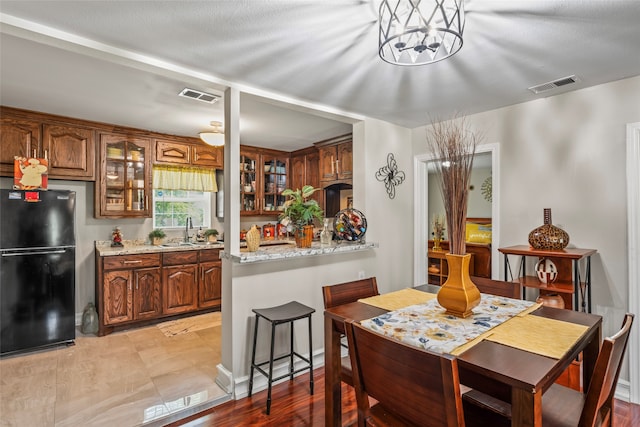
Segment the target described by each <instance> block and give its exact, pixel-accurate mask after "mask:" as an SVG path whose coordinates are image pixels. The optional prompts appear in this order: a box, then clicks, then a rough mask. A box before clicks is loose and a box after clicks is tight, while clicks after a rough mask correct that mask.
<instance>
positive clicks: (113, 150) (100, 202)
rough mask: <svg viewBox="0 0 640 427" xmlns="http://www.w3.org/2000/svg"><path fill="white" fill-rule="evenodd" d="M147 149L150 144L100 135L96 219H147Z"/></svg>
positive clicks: (146, 141)
mask: <svg viewBox="0 0 640 427" xmlns="http://www.w3.org/2000/svg"><path fill="white" fill-rule="evenodd" d="M150 147H151V141H149V140H148V139H144V138H132V137H128V136H126V135H116V134H101V135H100V174H99V181H98V182H99V183H100V185H99V191H96V206H95V212H96V215H95V216H96V217H97V218H103V217H151V209H150V207H151V206H150V200H149V195H150V191H151V149H150ZM96 189H97V188H96Z"/></svg>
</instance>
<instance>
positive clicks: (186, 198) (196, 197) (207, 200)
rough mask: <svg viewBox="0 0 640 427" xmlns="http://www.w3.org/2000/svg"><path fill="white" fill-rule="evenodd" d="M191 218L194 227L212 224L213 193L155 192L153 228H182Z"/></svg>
mask: <svg viewBox="0 0 640 427" xmlns="http://www.w3.org/2000/svg"><path fill="white" fill-rule="evenodd" d="M188 217H191V219H192V221H193V226H194V227H209V226H210V224H211V193H209V192H203V191H184V190H153V228H181V227H184V226H185V224H186V222H187V218H188Z"/></svg>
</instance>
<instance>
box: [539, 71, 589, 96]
mask: <svg viewBox="0 0 640 427" xmlns="http://www.w3.org/2000/svg"><path fill="white" fill-rule="evenodd" d="M579 81H580V79H578V77H577V76H575V75H573V76H568V77H563V78H561V79H557V80H554V81H552V82H547V83H542V84H539V85H536V86H531V87H530V88H529V90H530V91H531V92H533V93H535V94H538V93H542V92H546V91H549V90H552V89H557V88H559V87H562V86H566V85H571V84H574V83H576V82H579Z"/></svg>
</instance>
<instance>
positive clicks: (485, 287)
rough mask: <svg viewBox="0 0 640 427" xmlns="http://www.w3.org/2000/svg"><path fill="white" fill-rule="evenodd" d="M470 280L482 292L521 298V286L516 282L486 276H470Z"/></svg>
mask: <svg viewBox="0 0 640 427" xmlns="http://www.w3.org/2000/svg"><path fill="white" fill-rule="evenodd" d="M471 281H472V282H473V283H474V284H475V285H476V287H477V288H478V290H479V291H480V292H482V293H483V294H490V295H498V296H501V297H507V298H513V299H521V298H522V286H520V283H518V282H505V281H504V280H493V279H488V278H486V277H478V276H473V277H471Z"/></svg>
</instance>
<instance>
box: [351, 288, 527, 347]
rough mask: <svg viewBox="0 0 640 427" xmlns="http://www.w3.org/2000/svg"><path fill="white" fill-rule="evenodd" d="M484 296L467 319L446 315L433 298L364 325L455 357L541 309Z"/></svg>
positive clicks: (411, 343) (369, 320) (378, 317)
mask: <svg viewBox="0 0 640 427" xmlns="http://www.w3.org/2000/svg"><path fill="white" fill-rule="evenodd" d="M417 292H421V291H417ZM381 296H384V295H381ZM396 296H397V295H396ZM481 296H482V298H481V300H480V304H479V305H478V306H477V307H475V308H474V309H473V314H472V315H471V316H469V317H467V318H464V319H463V318H460V317H456V316H453V315H449V314H445V310H444V308H442V307H441V306H440V304H438V301H437V300H436V299H435V298H433V297H431V299H430V300H429V301H427V302H425V303H421V304H415V305H410V306H408V307H405V308H401V309H397V310H394V311H390V312H388V313H385V314H383V315H380V316H377V317H374V318H372V319H367V320H363V321H362V322H361V324H362V325H363V326H364V327H366V328H369V329H371V330H374V331H377V332H378V333H381V334H383V335H386V336H390V337H393V338H395V339H397V340H399V341H402V342H405V343H407V344H409V345H413V346H415V347H418V348H423V349H427V350H430V351H434V352H437V353H450V354H451V353H452V352H453V350H454V349H456V347H459V346H461V345H463V344H466V343H469V342H470V341H472V340H474V339H475V338H478V337H480V336H481V335H482V334H483V333H485V332H487V331H489V330H490V329H491V328H493V327H495V326H498V325H500V324H501V323H503V322H505V321H506V320H508V319H510V318H512V317H513V316H516V315H518V314H520V313H522V312H524V311H525V310H527V309H531V308H532V307H533V308H537V307H539V305H538V304H536V303H534V302H531V301H523V300H516V299H511V298H506V297H500V296H495V295H488V294H481ZM383 308H384V307H383Z"/></svg>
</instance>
